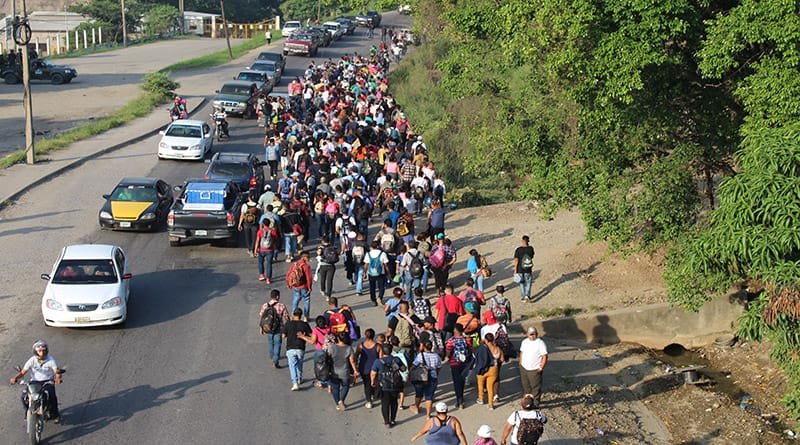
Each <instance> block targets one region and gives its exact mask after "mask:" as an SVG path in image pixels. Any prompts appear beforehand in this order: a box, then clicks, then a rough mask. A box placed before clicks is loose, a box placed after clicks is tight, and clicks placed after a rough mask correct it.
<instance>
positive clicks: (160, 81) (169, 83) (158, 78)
mask: <svg viewBox="0 0 800 445" xmlns="http://www.w3.org/2000/svg"><path fill="white" fill-rule="evenodd" d="M180 86H181V85H180V84H179V83H178V82H175V81H174V80H172V79H170V78H169V73H165V72H160V71H158V72H154V73H148V74H147V75H145V76H144V81H143V83H142V89H144V90H145V91H147V92H148V93H152V94H155V95H157V96H159V97H163V98H169V97H170V96H172V95H173V94H174V92H175V90H177V89H178V88H180Z"/></svg>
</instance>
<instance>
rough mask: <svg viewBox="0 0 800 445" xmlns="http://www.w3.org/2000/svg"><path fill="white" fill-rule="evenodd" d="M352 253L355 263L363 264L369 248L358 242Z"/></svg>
mask: <svg viewBox="0 0 800 445" xmlns="http://www.w3.org/2000/svg"><path fill="white" fill-rule="evenodd" d="M351 253H352V254H353V262H354V263H355V264H361V263H362V262H363V261H364V255H366V254H367V250H366V249H365V248H364V245H363V244H359V243H356V244H355V245H354V246H353V250H351Z"/></svg>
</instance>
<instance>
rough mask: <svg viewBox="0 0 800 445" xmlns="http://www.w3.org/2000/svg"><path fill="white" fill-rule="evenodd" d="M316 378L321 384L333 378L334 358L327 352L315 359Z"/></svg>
mask: <svg viewBox="0 0 800 445" xmlns="http://www.w3.org/2000/svg"><path fill="white" fill-rule="evenodd" d="M314 377H316V378H317V380H319V381H321V382H325V381H328V380H330V379H331V377H333V358H331V356H330V355H328V353H327V352H325V353H324V354H321V355H320V356H319V357H317V358H316V359H314Z"/></svg>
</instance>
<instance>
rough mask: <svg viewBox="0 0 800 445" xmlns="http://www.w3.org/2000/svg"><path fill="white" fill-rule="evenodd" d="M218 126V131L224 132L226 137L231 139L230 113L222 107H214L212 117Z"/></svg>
mask: <svg viewBox="0 0 800 445" xmlns="http://www.w3.org/2000/svg"><path fill="white" fill-rule="evenodd" d="M211 118H212V119H214V123H216V125H217V131H222V134H224V135H225V137H230V134H229V133H228V113H226V112H225V110H223V109H222V107H214V114H212V115H211Z"/></svg>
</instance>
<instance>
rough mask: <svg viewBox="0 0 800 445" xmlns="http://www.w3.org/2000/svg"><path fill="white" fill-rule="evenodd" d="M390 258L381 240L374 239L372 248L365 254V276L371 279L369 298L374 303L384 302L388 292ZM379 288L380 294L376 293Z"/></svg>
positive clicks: (374, 304)
mask: <svg viewBox="0 0 800 445" xmlns="http://www.w3.org/2000/svg"><path fill="white" fill-rule="evenodd" d="M388 263H389V258H387V256H386V253H384V252H383V251H382V250H381V243H380V241H373V242H372V248H371V249H370V250H369V252H367V254H366V255H364V278H365V279H368V280H369V299H370V300H372V305H373V306H377V305H378V302H379V301H380V304H383V295H384V293H386V276H387V275H388V274H389V265H388ZM376 290H377V292H378V294H377V295H376V294H375V291H376Z"/></svg>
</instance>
